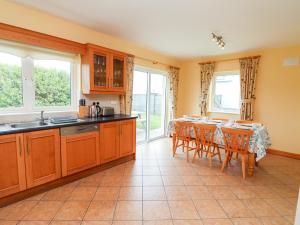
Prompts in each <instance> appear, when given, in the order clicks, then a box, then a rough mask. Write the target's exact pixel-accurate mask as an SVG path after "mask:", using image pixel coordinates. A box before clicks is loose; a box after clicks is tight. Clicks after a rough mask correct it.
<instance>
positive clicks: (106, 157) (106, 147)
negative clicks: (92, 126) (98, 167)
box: [100, 122, 120, 163]
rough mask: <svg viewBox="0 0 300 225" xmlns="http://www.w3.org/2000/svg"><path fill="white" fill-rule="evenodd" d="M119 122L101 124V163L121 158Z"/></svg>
mask: <svg viewBox="0 0 300 225" xmlns="http://www.w3.org/2000/svg"><path fill="white" fill-rule="evenodd" d="M119 124H120V123H119V122H110V123H102V124H100V159H101V163H106V162H110V161H112V160H114V159H117V158H119V155H120V154H119V143H120V129H119Z"/></svg>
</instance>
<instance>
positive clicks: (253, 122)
mask: <svg viewBox="0 0 300 225" xmlns="http://www.w3.org/2000/svg"><path fill="white" fill-rule="evenodd" d="M235 123H238V124H262V123H259V122H256V121H253V120H236V121H235Z"/></svg>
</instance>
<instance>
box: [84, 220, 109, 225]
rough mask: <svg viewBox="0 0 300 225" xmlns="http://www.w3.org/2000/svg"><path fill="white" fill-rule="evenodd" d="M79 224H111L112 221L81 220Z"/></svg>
mask: <svg viewBox="0 0 300 225" xmlns="http://www.w3.org/2000/svg"><path fill="white" fill-rule="evenodd" d="M81 225H112V221H86V220H85V221H82V223H81Z"/></svg>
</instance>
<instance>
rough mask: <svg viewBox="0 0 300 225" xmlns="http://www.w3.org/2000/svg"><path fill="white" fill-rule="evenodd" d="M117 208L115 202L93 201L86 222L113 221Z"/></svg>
mask: <svg viewBox="0 0 300 225" xmlns="http://www.w3.org/2000/svg"><path fill="white" fill-rule="evenodd" d="M115 207H116V202H115V201H92V202H91V204H90V206H89V208H88V210H87V212H86V214H85V216H84V220H112V219H113V216H114V212H115Z"/></svg>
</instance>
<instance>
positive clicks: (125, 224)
mask: <svg viewBox="0 0 300 225" xmlns="http://www.w3.org/2000/svg"><path fill="white" fill-rule="evenodd" d="M112 225H143V222H142V221H113V223H112Z"/></svg>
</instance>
